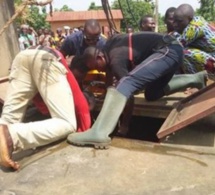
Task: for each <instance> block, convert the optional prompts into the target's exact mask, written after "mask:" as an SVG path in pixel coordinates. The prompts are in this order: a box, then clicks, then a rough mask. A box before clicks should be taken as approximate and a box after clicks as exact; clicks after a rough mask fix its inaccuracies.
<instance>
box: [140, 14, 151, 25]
mask: <svg viewBox="0 0 215 195" xmlns="http://www.w3.org/2000/svg"><path fill="white" fill-rule="evenodd" d="M147 18H153V16H152V15H151V14H147V15H144V16H143V17H142V18H141V19H140V22H139V27H140V29H141V27H142V24H143V23H144V24H145V23H146V22H147Z"/></svg>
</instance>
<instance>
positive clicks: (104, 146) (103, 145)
mask: <svg viewBox="0 0 215 195" xmlns="http://www.w3.org/2000/svg"><path fill="white" fill-rule="evenodd" d="M67 141H68V142H69V143H70V144H72V145H76V146H93V147H94V148H95V149H108V148H109V146H110V144H111V142H107V143H98V142H72V141H69V140H67Z"/></svg>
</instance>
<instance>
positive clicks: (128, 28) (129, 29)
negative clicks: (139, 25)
mask: <svg viewBox="0 0 215 195" xmlns="http://www.w3.org/2000/svg"><path fill="white" fill-rule="evenodd" d="M133 32H134V29H133V28H132V26H128V27H127V28H126V33H133Z"/></svg>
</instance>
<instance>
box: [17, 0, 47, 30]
mask: <svg viewBox="0 0 215 195" xmlns="http://www.w3.org/2000/svg"><path fill="white" fill-rule="evenodd" d="M14 3H15V9H16V10H18V9H19V7H20V6H21V4H22V0H15V1H14ZM46 17H47V12H46V6H43V7H41V9H39V7H38V6H35V5H32V6H27V7H26V8H25V9H24V10H23V11H22V13H21V14H20V15H19V17H17V19H16V25H17V26H20V25H21V24H29V25H30V26H32V27H33V28H34V29H40V28H42V27H43V28H49V27H50V24H49V23H48V22H46Z"/></svg>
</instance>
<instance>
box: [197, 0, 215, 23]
mask: <svg viewBox="0 0 215 195" xmlns="http://www.w3.org/2000/svg"><path fill="white" fill-rule="evenodd" d="M214 7H215V2H214V0H200V8H199V9H198V10H197V13H198V14H199V15H201V16H203V17H204V18H205V19H206V20H207V21H214V17H215V8H214Z"/></svg>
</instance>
